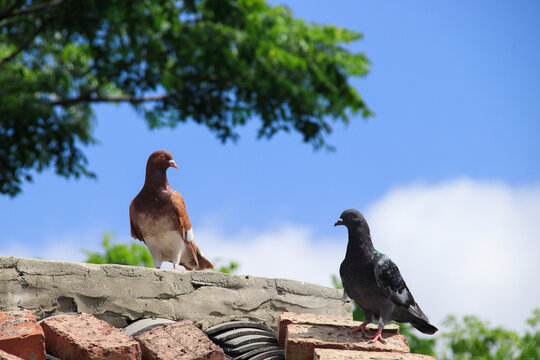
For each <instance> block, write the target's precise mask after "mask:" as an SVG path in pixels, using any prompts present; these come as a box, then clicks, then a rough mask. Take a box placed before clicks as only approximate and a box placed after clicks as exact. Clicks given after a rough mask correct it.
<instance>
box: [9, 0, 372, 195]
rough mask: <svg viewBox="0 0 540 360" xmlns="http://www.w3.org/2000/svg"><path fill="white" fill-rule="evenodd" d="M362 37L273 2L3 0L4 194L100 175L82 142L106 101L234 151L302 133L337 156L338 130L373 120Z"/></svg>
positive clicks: (88, 138) (85, 142)
mask: <svg viewBox="0 0 540 360" xmlns="http://www.w3.org/2000/svg"><path fill="white" fill-rule="evenodd" d="M360 38H361V34H360V33H358V32H354V31H350V30H347V29H344V28H340V27H336V26H332V25H318V24H313V23H307V22H306V21H304V20H302V19H297V18H294V17H293V16H292V14H291V12H290V10H289V9H288V8H286V7H284V6H270V5H268V4H267V3H266V1H265V0H185V1H180V0H163V1H158V0H147V1H128V0H115V1H111V0H87V1H69V0H44V1H43V0H28V1H21V0H0V193H4V194H9V195H10V196H14V195H16V194H17V193H19V192H20V191H21V185H22V183H23V181H25V180H26V181H31V180H32V174H34V173H35V172H41V171H42V170H44V169H45V168H48V167H51V166H53V167H54V169H55V171H56V173H57V174H59V175H61V176H64V177H68V178H69V177H79V176H94V175H95V174H93V173H92V172H91V171H90V170H89V169H88V167H87V166H88V164H87V160H86V158H85V156H84V153H83V151H82V150H81V146H87V145H89V144H92V143H94V142H95V139H94V138H93V136H92V124H93V112H92V105H93V104H94V103H100V102H101V103H103V102H114V103H119V102H125V103H129V104H131V105H132V106H133V107H134V108H135V109H136V110H138V112H139V113H140V114H141V115H142V116H143V117H144V118H145V119H146V121H147V123H148V125H149V127H150V128H159V127H167V126H168V127H175V126H176V125H178V124H179V123H182V122H186V121H188V120H189V121H194V122H196V123H199V124H202V125H204V126H206V127H207V128H208V129H209V130H211V131H212V132H214V133H215V135H216V136H217V137H218V138H219V139H220V140H221V141H223V142H225V141H227V140H236V139H237V137H238V133H237V130H235V129H237V128H238V127H239V126H242V125H244V124H246V123H247V122H248V121H250V120H251V121H258V122H259V124H260V126H259V129H258V137H266V138H270V137H272V136H273V135H274V134H275V133H277V132H281V131H284V132H289V131H294V132H297V133H299V134H301V136H302V138H303V141H304V142H307V143H310V144H312V145H313V146H314V147H315V148H320V147H326V146H328V144H327V142H326V136H327V135H328V134H329V133H330V132H331V131H332V124H333V122H343V123H347V122H348V121H349V119H350V117H351V115H352V114H354V113H358V112H360V113H361V114H362V115H363V116H369V115H370V111H369V109H368V108H367V106H366V105H365V103H364V101H363V100H362V98H361V97H360V95H359V94H358V93H357V92H356V91H355V89H354V88H353V87H352V86H351V85H350V83H349V81H350V78H351V77H358V76H364V75H365V74H366V73H367V71H368V65H369V63H368V60H367V58H366V56H365V55H364V54H363V53H355V52H351V51H350V50H348V49H347V48H346V47H345V45H347V44H349V43H351V42H353V41H356V40H358V39H360Z"/></svg>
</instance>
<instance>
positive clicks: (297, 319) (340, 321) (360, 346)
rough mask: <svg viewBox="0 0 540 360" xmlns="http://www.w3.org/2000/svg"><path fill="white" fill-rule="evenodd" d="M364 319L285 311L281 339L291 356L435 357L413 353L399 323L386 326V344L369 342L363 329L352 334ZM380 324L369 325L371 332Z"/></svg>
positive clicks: (320, 359) (309, 359)
mask: <svg viewBox="0 0 540 360" xmlns="http://www.w3.org/2000/svg"><path fill="white" fill-rule="evenodd" d="M359 325H360V322H357V321H352V320H349V319H346V318H338V317H331V316H324V315H311V314H294V313H283V314H282V315H281V317H280V324H279V342H280V345H282V346H284V347H285V354H286V359H287V360H313V359H314V360H330V359H332V360H349V359H351V360H352V359H358V360H362V359H371V360H434V358H433V357H431V356H427V355H420V354H411V353H410V349H409V343H408V341H407V338H406V337H405V336H403V335H400V334H399V327H398V326H397V325H388V326H386V327H385V328H384V331H383V337H384V338H385V340H386V344H382V343H380V342H375V343H371V344H370V343H369V342H368V340H367V339H365V338H363V337H362V334H361V333H360V332H357V333H354V334H350V330H351V329H352V328H353V327H356V326H359ZM376 331H377V327H376V326H374V325H369V326H368V328H367V333H368V334H369V335H372V334H375V332H376Z"/></svg>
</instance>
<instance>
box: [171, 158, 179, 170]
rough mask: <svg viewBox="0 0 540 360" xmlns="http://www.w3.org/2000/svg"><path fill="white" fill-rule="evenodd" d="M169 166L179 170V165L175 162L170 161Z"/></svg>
mask: <svg viewBox="0 0 540 360" xmlns="http://www.w3.org/2000/svg"><path fill="white" fill-rule="evenodd" d="M169 165H170V166H172V167H173V168H175V169H178V165H176V163H175V162H174V160H169Z"/></svg>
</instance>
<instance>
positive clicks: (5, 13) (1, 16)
mask: <svg viewBox="0 0 540 360" xmlns="http://www.w3.org/2000/svg"><path fill="white" fill-rule="evenodd" d="M23 3H24V0H17V1H15V3H13V5H11V7H8V8H7V9H5V10H4V11H2V12H0V20H4V19H6V18H8V17H11V16H13V15H12V13H13V10H15V9H16V8H18V7H19V6H21V5H22V4H23Z"/></svg>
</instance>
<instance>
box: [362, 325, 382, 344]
mask: <svg viewBox="0 0 540 360" xmlns="http://www.w3.org/2000/svg"><path fill="white" fill-rule="evenodd" d="M381 334H382V328H379V329H378V330H377V333H376V334H375V335H374V336H366V338H368V339H371V340H369V342H368V343H369V344H373V343H374V342H377V340H379V341H380V342H382V343H383V344H386V341H384V339H383V337H382V335H381Z"/></svg>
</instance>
